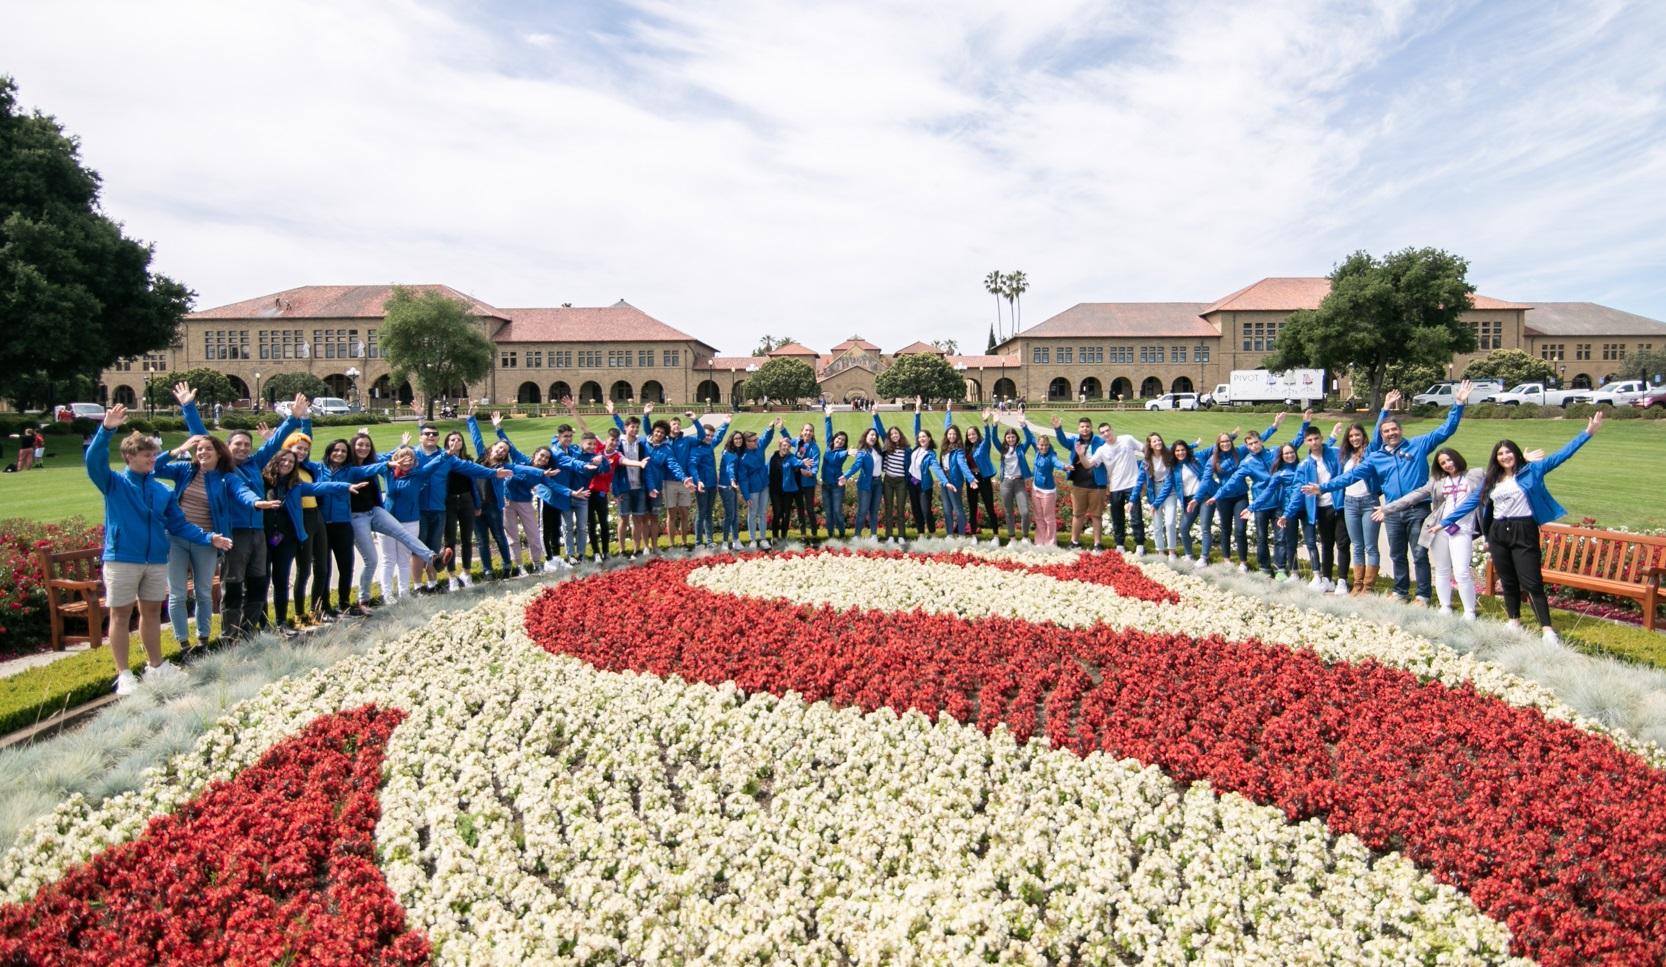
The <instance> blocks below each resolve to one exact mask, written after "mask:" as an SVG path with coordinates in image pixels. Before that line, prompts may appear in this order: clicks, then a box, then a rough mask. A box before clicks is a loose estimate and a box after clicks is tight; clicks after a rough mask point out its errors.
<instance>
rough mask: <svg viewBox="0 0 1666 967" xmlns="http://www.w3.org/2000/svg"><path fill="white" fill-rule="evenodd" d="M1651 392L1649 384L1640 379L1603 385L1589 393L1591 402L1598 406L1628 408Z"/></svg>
mask: <svg viewBox="0 0 1666 967" xmlns="http://www.w3.org/2000/svg"><path fill="white" fill-rule="evenodd" d="M1651 392H1653V391H1652V390H1650V389H1649V384H1648V383H1645V382H1643V381H1642V380H1640V379H1627V380H1621V381H1619V382H1615V383H1604V384H1603V385H1601V386H1599V387H1597V388H1596V389H1595V390H1592V391H1591V402H1593V403H1596V404H1597V405H1599V406H1630V405H1631V404H1633V403H1635V402H1637V401H1638V400H1640V399H1642V398H1643V397H1645V396H1648V395H1649V394H1650V393H1651Z"/></svg>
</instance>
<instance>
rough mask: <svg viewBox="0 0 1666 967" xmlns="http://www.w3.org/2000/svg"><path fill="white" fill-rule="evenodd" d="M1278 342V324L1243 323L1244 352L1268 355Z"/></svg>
mask: <svg viewBox="0 0 1666 967" xmlns="http://www.w3.org/2000/svg"><path fill="white" fill-rule="evenodd" d="M1277 341H1278V323H1276V322H1246V323H1244V352H1246V353H1263V352H1265V353H1270V352H1272V351H1273V349H1274V344H1275V343H1276V342H1277Z"/></svg>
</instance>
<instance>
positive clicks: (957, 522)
mask: <svg viewBox="0 0 1666 967" xmlns="http://www.w3.org/2000/svg"><path fill="white" fill-rule="evenodd" d="M937 465H938V468H939V471H940V476H939V479H940V480H941V481H942V482H943V533H944V535H945V536H947V537H965V536H967V535H969V534H971V533H972V529H971V527H969V526H968V525H967V521H966V500H965V498H964V497H962V496H961V488H963V487H965V488H970V489H972V490H976V489H977V486H978V478H977V475H976V474H974V473H973V472H972V466H971V464H970V463H968V462H967V460H966V444H965V443H964V442H963V441H962V440H961V439H960V428H959V427H956V426H951V427H949V428H948V429H947V430H944V431H943V445H942V448H941V449H940V450H939V451H938V454H937ZM921 484H922V489H925V487H926V486H929V481H926V480H924V479H923V478H922V480H921Z"/></svg>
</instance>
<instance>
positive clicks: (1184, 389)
mask: <svg viewBox="0 0 1666 967" xmlns="http://www.w3.org/2000/svg"><path fill="white" fill-rule="evenodd" d="M1169 392H1170V393H1195V392H1197V390H1195V389H1193V388H1192V378H1191V377H1190V376H1176V377H1175V378H1174V382H1172V383H1170V384H1169Z"/></svg>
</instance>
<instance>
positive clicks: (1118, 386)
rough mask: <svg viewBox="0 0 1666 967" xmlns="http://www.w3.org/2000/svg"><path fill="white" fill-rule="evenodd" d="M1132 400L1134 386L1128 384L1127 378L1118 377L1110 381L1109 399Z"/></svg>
mask: <svg viewBox="0 0 1666 967" xmlns="http://www.w3.org/2000/svg"><path fill="white" fill-rule="evenodd" d="M1133 398H1134V384H1133V383H1131V382H1129V380H1128V377H1126V376H1118V377H1117V378H1116V379H1113V380H1111V399H1114V400H1131V399H1133Z"/></svg>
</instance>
